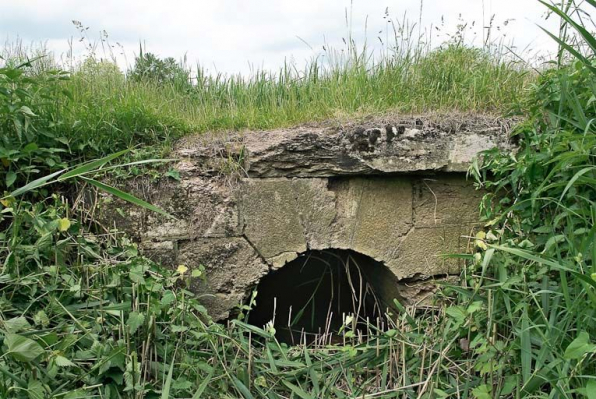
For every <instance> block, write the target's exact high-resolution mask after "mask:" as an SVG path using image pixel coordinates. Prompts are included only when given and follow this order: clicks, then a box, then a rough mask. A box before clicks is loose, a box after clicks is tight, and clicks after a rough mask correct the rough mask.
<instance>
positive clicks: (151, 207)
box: [81, 177, 175, 219]
mask: <svg viewBox="0 0 596 399" xmlns="http://www.w3.org/2000/svg"><path fill="white" fill-rule="evenodd" d="M81 178H82V179H83V180H84V181H86V182H87V183H89V184H91V185H93V186H95V187H97V188H99V189H101V190H103V191H105V192H106V193H109V194H112V195H114V196H116V197H118V198H120V199H123V200H124V201H127V202H130V203H131V204H134V205H137V206H140V207H143V208H146V209H149V210H150V211H153V212H156V213H159V214H160V215H164V216H166V217H168V218H172V219H175V218H174V216H172V215H170V214H169V213H167V212H166V211H164V210H162V209H161V208H158V207H156V206H155V205H151V204H150V203H148V202H146V201H143V200H142V199H140V198H137V197H135V196H134V195H132V194H129V193H126V192H124V191H122V190H119V189H117V188H115V187H112V186H108V185H107V184H104V183H101V182H99V181H97V180H93V179H89V178H87V177H81Z"/></svg>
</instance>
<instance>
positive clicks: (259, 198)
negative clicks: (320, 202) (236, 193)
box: [240, 179, 306, 267]
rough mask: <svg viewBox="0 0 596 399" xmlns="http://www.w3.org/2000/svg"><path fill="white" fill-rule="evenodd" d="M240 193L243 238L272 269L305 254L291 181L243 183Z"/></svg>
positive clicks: (301, 228)
mask: <svg viewBox="0 0 596 399" xmlns="http://www.w3.org/2000/svg"><path fill="white" fill-rule="evenodd" d="M240 192H241V193H242V194H241V195H242V201H241V205H240V212H241V214H242V218H243V223H244V235H245V236H246V238H247V239H248V240H249V241H250V242H251V243H252V245H254V247H255V248H256V249H257V250H258V251H259V254H261V256H263V257H264V258H265V259H267V260H268V261H270V263H271V264H272V266H273V267H281V266H283V265H284V264H285V263H286V262H287V261H290V260H292V259H294V258H296V257H297V256H298V254H299V253H301V252H304V251H306V239H305V237H304V229H303V227H302V223H301V221H300V215H299V214H298V209H297V206H296V197H295V194H294V190H293V187H292V183H291V181H290V180H287V179H279V180H278V179H275V180H271V179H267V180H262V181H257V180H244V181H243V184H242V185H241V187H240Z"/></svg>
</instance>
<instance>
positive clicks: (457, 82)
mask: <svg viewBox="0 0 596 399" xmlns="http://www.w3.org/2000/svg"><path fill="white" fill-rule="evenodd" d="M404 37H406V38H405V39H404ZM85 40H87V39H85ZM388 40H389V41H390V42H389V43H385V47H384V48H385V51H383V52H382V53H381V54H380V55H379V54H376V58H375V56H373V55H374V54H373V52H372V51H370V50H369V49H368V48H367V46H366V45H364V46H362V47H358V46H357V45H356V43H354V42H353V41H352V40H351V39H350V40H349V41H348V42H347V44H346V48H344V49H327V48H326V53H325V57H323V58H319V59H313V60H312V61H311V62H309V63H307V64H306V65H305V66H304V67H298V66H297V65H295V64H290V63H288V64H286V65H284V66H283V67H281V68H280V69H279V70H278V71H256V72H254V73H253V74H252V75H251V76H240V75H223V74H216V75H213V74H207V73H206V72H205V71H204V70H203V69H202V68H201V66H197V67H196V68H194V69H193V71H194V72H191V69H190V68H187V72H188V74H189V79H190V81H191V82H192V84H188V85H180V82H171V83H169V82H163V81H160V82H156V81H154V80H151V79H131V75H130V74H128V75H125V74H124V73H122V72H121V71H120V70H119V69H118V68H117V67H116V65H115V64H114V62H113V61H111V57H110V56H109V55H108V56H106V57H104V59H103V60H100V58H99V57H98V56H97V50H96V48H95V46H92V45H89V44H88V45H87V47H88V48H89V49H90V50H89V54H88V56H87V58H86V59H84V60H82V61H80V62H78V63H76V62H73V61H72V60H70V61H69V62H67V63H66V64H67V65H58V66H62V67H66V68H68V69H69V70H70V71H71V79H70V80H69V81H68V82H65V83H64V89H65V90H66V91H67V92H68V93H70V96H69V97H58V98H56V99H55V104H54V106H55V112H56V114H59V115H60V116H61V118H62V121H63V123H62V125H61V127H60V132H61V133H62V134H64V135H65V136H66V137H67V138H68V139H69V140H71V141H72V144H73V147H74V148H75V149H77V148H79V147H81V148H84V149H87V150H94V149H95V150H96V151H95V153H96V155H103V154H105V152H110V151H114V150H118V149H123V148H126V147H129V146H134V145H138V144H146V145H156V146H163V145H164V143H166V147H167V146H168V144H169V143H170V142H171V141H172V140H174V139H176V138H178V137H181V136H183V135H185V134H190V133H200V132H205V131H214V130H215V131H217V130H230V129H231V130H238V129H245V128H246V129H268V128H275V127H284V126H290V125H295V124H298V123H303V122H313V121H322V120H325V119H329V118H347V117H360V116H363V115H366V114H371V113H387V112H425V111H435V112H436V111H448V110H449V111H450V110H459V111H471V112H495V113H502V112H506V111H507V110H509V109H510V108H511V106H512V104H516V103H518V102H519V101H520V98H522V97H523V95H524V89H525V88H526V87H527V85H528V84H529V83H530V82H532V81H533V79H534V77H535V76H534V75H533V74H532V73H530V72H529V71H528V70H527V69H526V68H525V66H524V64H523V63H519V62H517V61H515V60H514V59H513V58H512V57H509V56H508V55H507V54H506V50H505V48H504V47H503V46H502V45H500V44H494V45H491V46H486V47H484V48H475V47H473V46H470V45H468V44H466V43H465V42H464V40H463V37H461V36H458V37H457V38H456V39H453V40H452V41H450V42H448V43H445V44H444V45H442V46H441V47H439V48H431V46H430V45H428V44H426V41H425V40H424V39H423V38H416V36H415V34H414V26H411V25H407V23H405V22H404V23H403V24H402V25H401V27H400V28H399V29H398V30H396V31H395V34H394V36H393V38H388ZM9 47H10V48H9V51H7V50H5V53H7V55H13V57H14V56H18V57H20V58H21V59H22V58H23V57H25V56H26V55H27V50H26V49H25V50H24V49H23V48H22V46H20V47H21V48H19V46H18V45H17V46H9ZM50 59H51V60H53V59H54V57H50ZM44 62H46V63H48V61H47V60H46V61H44ZM49 63H51V62H49ZM54 66H56V65H54ZM183 67H184V66H183ZM184 68H186V67H184ZM83 152H84V151H83Z"/></svg>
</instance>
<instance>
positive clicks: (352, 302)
mask: <svg viewBox="0 0 596 399" xmlns="http://www.w3.org/2000/svg"><path fill="white" fill-rule="evenodd" d="M397 287H398V282H397V278H396V277H395V275H393V273H391V271H390V270H389V269H388V268H387V267H386V266H385V265H384V264H383V263H381V262H378V261H376V260H374V259H372V258H370V257H368V256H366V255H363V254H360V253H358V252H355V251H352V250H343V249H328V250H322V251H307V252H304V253H302V254H301V255H300V256H299V257H298V258H296V259H295V260H293V261H291V262H289V263H287V264H286V265H285V266H283V267H282V268H280V269H279V270H275V271H272V272H270V273H269V274H267V275H266V276H265V277H263V278H262V279H261V280H260V281H259V283H258V285H257V287H256V291H257V297H256V305H255V306H254V307H253V309H252V310H251V311H250V313H249V317H248V322H249V323H250V324H252V325H255V326H257V327H263V326H264V325H266V324H267V323H269V322H270V321H272V322H273V326H274V327H275V329H276V337H277V339H278V340H279V341H280V342H285V343H287V344H288V345H297V344H307V345H309V344H316V345H326V344H329V343H341V342H343V338H342V334H340V331H342V326H344V325H347V328H348V330H351V331H353V333H354V334H355V335H358V334H359V335H368V334H370V333H371V331H370V326H371V325H372V326H374V327H377V326H378V328H381V329H382V328H384V327H385V326H386V324H387V320H386V311H387V309H390V308H393V307H394V305H393V299H394V298H396V299H399V293H398V291H397ZM347 321H349V322H348V323H346V322H347ZM345 328H346V327H344V330H345ZM344 332H345V331H344Z"/></svg>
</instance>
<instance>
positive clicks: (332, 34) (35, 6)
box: [0, 0, 557, 73]
mask: <svg viewBox="0 0 596 399" xmlns="http://www.w3.org/2000/svg"><path fill="white" fill-rule="evenodd" d="M0 6H1V8H0V9H1V10H2V13H1V14H0V38H2V39H5V40H8V41H14V40H15V39H16V38H17V37H19V38H21V39H22V40H23V41H24V42H25V43H31V42H40V41H43V42H46V43H47V46H48V47H49V48H50V49H52V50H54V51H55V52H56V54H57V55H58V56H60V55H65V54H66V53H67V51H68V49H69V39H72V43H73V47H74V53H75V54H76V55H80V54H82V53H84V51H85V49H84V47H83V44H82V43H80V42H79V41H78V39H79V38H80V35H79V32H78V31H77V29H76V27H75V26H74V25H73V23H72V21H73V20H76V21H80V22H81V23H82V24H83V26H85V27H89V29H88V30H87V31H86V34H87V36H88V38H89V40H90V41H95V42H97V41H98V39H99V37H100V31H106V32H107V34H108V36H109V41H110V42H111V43H112V44H113V45H115V44H116V43H119V44H121V45H122V46H123V48H124V49H125V53H126V59H127V60H128V63H129V64H130V63H131V62H132V61H133V59H134V54H135V53H138V48H139V43H140V42H142V43H144V45H145V47H146V50H147V51H150V52H153V53H156V54H158V55H159V56H162V57H168V56H171V57H174V58H176V59H180V58H182V57H184V56H185V55H186V57H187V59H188V60H189V61H190V62H192V63H195V62H200V63H201V65H203V66H204V67H206V68H208V70H209V71H210V72H215V71H218V72H224V73H237V72H240V73H247V72H249V71H250V68H251V66H252V67H253V68H255V67H256V68H266V69H271V68H277V67H279V66H280V65H282V64H283V62H284V60H294V61H295V62H296V63H297V64H298V65H302V64H304V62H305V60H308V59H311V58H312V57H315V56H322V55H323V54H324V51H323V46H324V45H325V43H327V44H328V45H331V46H332V47H336V48H340V47H342V45H343V44H342V38H346V36H347V32H348V28H347V26H346V18H345V16H346V12H347V14H348V17H349V15H351V16H352V29H351V31H352V35H353V37H354V38H355V40H356V42H357V43H358V44H360V45H361V44H362V43H363V42H364V40H365V37H366V38H367V40H368V43H369V45H370V46H376V47H378V46H380V42H379V39H378V37H379V36H380V37H381V38H382V40H385V39H386V34H387V32H388V31H389V28H390V24H389V23H388V20H389V19H391V20H393V21H394V22H396V21H398V20H399V21H401V20H402V18H403V15H404V13H406V14H407V18H408V19H409V20H410V21H412V22H416V23H418V20H419V18H420V8H421V2H420V0H393V1H392V0H353V1H352V2H351V1H350V0H292V1H289V0H209V1H208V0H190V1H186V0H184V1H181V0H168V1H166V0H159V1H158V0H101V1H100V0H96V1H94V0H86V1H82V0H20V1H14V0H0ZM386 10H388V16H389V18H387V17H385V13H386ZM460 14H461V20H460V19H459V18H460ZM492 15H495V20H494V26H495V29H494V31H493V34H501V35H505V40H506V42H507V43H508V44H510V43H511V40H513V44H514V45H516V46H517V47H518V49H520V50H521V49H524V48H526V47H527V46H529V47H530V48H532V49H533V50H535V51H536V50H539V51H542V52H545V51H552V49H553V48H554V47H553V45H552V43H551V41H550V40H549V39H547V38H546V37H545V34H544V33H542V32H541V31H540V29H539V28H538V27H537V26H536V24H540V25H542V26H546V27H548V28H550V29H554V28H555V27H556V23H557V21H556V20H555V19H554V18H551V19H549V20H548V21H544V16H545V8H544V6H542V5H541V4H540V3H538V1H536V0H423V3H422V18H421V19H422V24H421V26H422V30H421V31H422V32H424V30H425V29H426V31H427V32H429V31H430V30H431V26H435V27H437V26H438V27H440V29H441V30H440V31H438V30H436V28H433V29H432V31H433V32H434V33H433V38H432V40H433V44H434V45H436V44H440V43H441V42H442V41H444V40H446V33H454V32H455V30H456V25H457V24H458V23H460V22H461V21H464V22H467V23H468V26H469V27H471V26H472V23H473V22H474V28H473V29H468V30H467V33H466V37H467V38H468V40H470V41H472V40H474V42H475V43H476V44H481V43H482V26H483V24H484V26H486V25H488V23H489V20H490V18H491V16H492ZM348 19H349V18H348ZM442 21H443V22H442ZM365 27H366V28H367V29H366V35H365ZM496 27H499V28H500V31H497V30H496ZM415 32H416V33H418V28H416V29H415ZM437 35H438V36H437ZM114 52H115V54H116V55H117V56H118V59H119V63H120V64H121V66H123V67H124V66H125V65H124V64H125V61H124V57H123V55H122V54H121V52H122V51H121V50H120V48H119V47H118V46H116V47H114ZM99 53H100V55H101V53H102V51H101V50H100V51H99Z"/></svg>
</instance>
